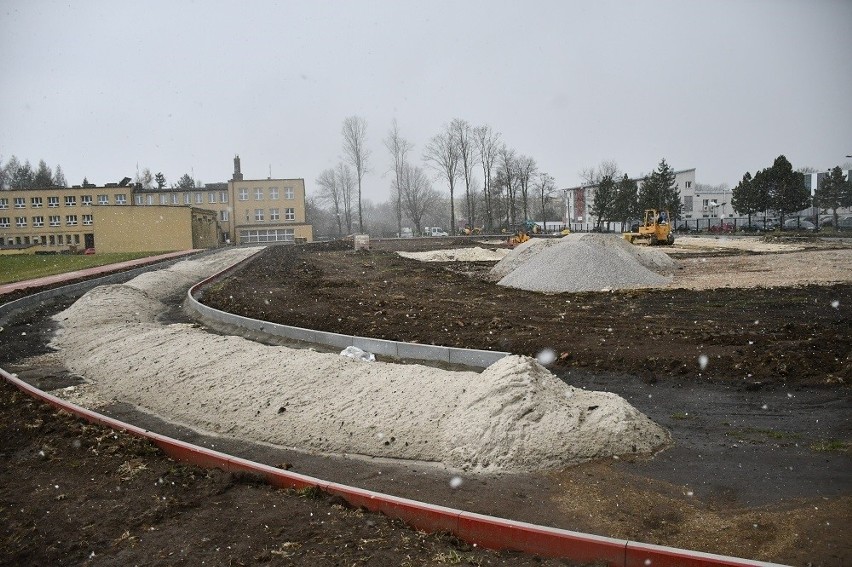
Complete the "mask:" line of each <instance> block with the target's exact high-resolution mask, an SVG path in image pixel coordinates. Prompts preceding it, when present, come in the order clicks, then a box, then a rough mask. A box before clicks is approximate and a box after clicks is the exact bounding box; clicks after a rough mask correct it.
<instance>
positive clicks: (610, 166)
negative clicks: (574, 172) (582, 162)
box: [579, 160, 621, 185]
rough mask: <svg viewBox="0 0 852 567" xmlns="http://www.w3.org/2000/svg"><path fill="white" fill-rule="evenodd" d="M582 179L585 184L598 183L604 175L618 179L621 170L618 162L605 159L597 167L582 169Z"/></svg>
mask: <svg viewBox="0 0 852 567" xmlns="http://www.w3.org/2000/svg"><path fill="white" fill-rule="evenodd" d="M579 175H580V179H582V180H583V184H584V185H597V184H598V183H600V181H601V179H603V178H604V177H611V178H612V179H618V178H620V177H621V171H620V170H619V168H618V164H617V163H615V161H613V160H604V161H602V162H601V163H600V165H598V166H597V167H587V168H585V169H582V170H580V173H579Z"/></svg>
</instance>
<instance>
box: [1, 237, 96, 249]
mask: <svg viewBox="0 0 852 567" xmlns="http://www.w3.org/2000/svg"><path fill="white" fill-rule="evenodd" d="M81 241H82V239H81V238H80V235H79V234H36V235H33V236H8V237H4V236H0V246H15V245H18V246H22V245H27V246H28V245H30V244H45V245H47V246H69V245H72V244H80V242H81Z"/></svg>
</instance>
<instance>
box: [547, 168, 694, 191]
mask: <svg viewBox="0 0 852 567" xmlns="http://www.w3.org/2000/svg"><path fill="white" fill-rule="evenodd" d="M690 171H695V168H694V167H692V168H689V169H679V170H677V171H675V172H674V174H675V175H680V174H681V173H689V172H690ZM646 177H648V176H647V175H643V176H641V177H628V179H629V180H630V181H636V182H637V183H638V182H639V181H642V180H644V179H645V178H646ZM597 186H598V184H597V183H592V184H589V185H578V186H577V187H566V188H565V189H560V191H577V190H579V189H593V188H595V187H597Z"/></svg>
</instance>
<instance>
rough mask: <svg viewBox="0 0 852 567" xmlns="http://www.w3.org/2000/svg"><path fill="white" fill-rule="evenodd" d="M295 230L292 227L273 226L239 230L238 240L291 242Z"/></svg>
mask: <svg viewBox="0 0 852 567" xmlns="http://www.w3.org/2000/svg"><path fill="white" fill-rule="evenodd" d="M295 236H296V235H295V231H294V230H293V229H292V228H275V229H269V230H241V231H240V242H241V243H251V242H293V241H294V240H295Z"/></svg>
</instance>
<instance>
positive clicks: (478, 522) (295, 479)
mask: <svg viewBox="0 0 852 567" xmlns="http://www.w3.org/2000/svg"><path fill="white" fill-rule="evenodd" d="M0 376H2V377H3V378H4V379H5V380H6V381H7V382H9V383H11V384H12V385H14V386H15V387H17V388H18V389H20V390H21V391H23V392H24V393H26V394H28V395H30V396H32V397H34V398H36V399H39V400H42V401H44V402H46V403H48V404H50V405H51V406H53V407H56V408H58V409H61V410H65V411H67V412H69V413H71V414H73V415H75V416H77V417H79V418H82V419H85V420H86V421H88V422H90V423H96V424H99V425H104V426H106V427H110V428H112V429H114V430H117V431H124V432H127V433H129V434H131V435H134V436H136V437H141V438H145V439H148V440H150V441H151V442H152V443H153V444H154V445H156V446H157V447H159V448H160V449H161V450H162V451H163V452H164V453H165V454H166V455H168V456H169V457H171V458H173V459H175V460H176V461H180V462H184V463H189V464H194V465H197V466H200V467H206V468H219V469H222V470H224V471H227V472H248V473H252V474H256V475H259V476H260V477H262V478H264V479H265V480H266V482H268V483H269V484H270V485H272V486H276V487H279V488H294V489H302V488H308V487H316V488H319V489H321V490H323V491H324V492H327V493H329V494H333V495H337V496H340V497H341V498H343V499H345V500H346V501H347V502H349V504H351V505H352V506H355V507H359V508H365V509H367V510H369V511H371V512H381V513H383V514H384V515H386V516H388V517H390V518H395V519H399V520H402V521H404V522H405V523H407V524H409V525H411V526H413V527H414V528H416V529H419V530H424V531H427V532H435V531H448V532H451V533H453V534H455V535H456V536H458V537H459V538H461V539H463V540H465V541H467V542H469V543H472V544H474V543H475V544H477V545H479V546H482V547H486V548H489V549H507V550H513V551H520V552H524V553H531V554H535V555H540V556H544V557H561V558H566V559H570V560H572V561H581V562H592V561H602V560H603V561H606V563H607V565H610V566H613V567H616V566H618V567H622V566H623V567H646V566H648V565H653V566H654V567H783V566H779V565H778V564H775V563H765V562H761V561H750V560H747V559H738V558H735V557H725V556H722V555H714V554H710V553H701V552H696V551H688V550H683V549H676V548H672V547H664V546H658V545H650V544H643V543H636V542H631V541H628V540H622V539H616V538H608V537H603V536H596V535H591V534H583V533H579V532H572V531H569V530H563V529H559V528H550V527H546V526H537V525H534V524H528V523H525V522H516V521H512V520H506V519H503V518H497V517H494V516H485V515H482V514H474V513H471V512H465V511H463V510H457V509H454V508H446V507H444V506H437V505H434V504H427V503H424V502H418V501H416V500H409V499H407V498H400V497H397V496H391V495H389V494H382V493H380V492H373V491H370V490H364V489H361V488H356V487H352V486H347V485H344V484H338V483H334V482H328V481H324V480H321V479H318V478H314V477H311V476H307V475H302V474H299V473H294V472H290V471H285V470H281V469H278V468H275V467H271V466H268V465H264V464H261V463H256V462H254V461H249V460H247V459H241V458H239V457H234V456H231V455H227V454H225V453H220V452H218V451H214V450H212V449H207V448H205V447H200V446H198V445H193V444H191V443H186V442H184V441H179V440H177V439H172V438H171V437H166V436H165V435H160V434H159V433H154V432H151V431H148V430H146V429H142V428H141V427H136V426H135V425H130V424H128V423H124V422H122V421H119V420H117V419H113V418H111V417H107V416H105V415H103V414H100V413H98V412H95V411H92V410H89V409H86V408H83V407H80V406H78V405H76V404H72V403H71V402H68V401H65V400H62V399H60V398H57V397H56V396H52V395H51V394H48V393H47V392H44V391H42V390H39V389H38V388H36V387H34V386H31V385H29V384H27V383H26V382H24V381H22V380H20V379H19V378H17V377H15V376H13V375H12V374H9V373H8V372H6V371H5V370H3V369H2V368H0Z"/></svg>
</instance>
